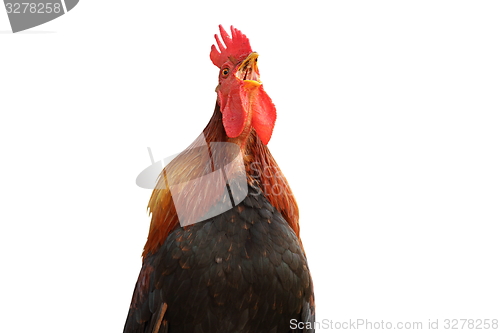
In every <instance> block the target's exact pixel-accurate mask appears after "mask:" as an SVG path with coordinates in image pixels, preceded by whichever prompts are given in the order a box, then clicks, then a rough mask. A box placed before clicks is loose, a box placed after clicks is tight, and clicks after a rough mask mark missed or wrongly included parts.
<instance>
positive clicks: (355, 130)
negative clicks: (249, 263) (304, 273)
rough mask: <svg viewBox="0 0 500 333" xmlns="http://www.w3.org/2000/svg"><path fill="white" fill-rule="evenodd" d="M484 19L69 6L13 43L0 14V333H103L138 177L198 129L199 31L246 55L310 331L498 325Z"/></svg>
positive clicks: (498, 11) (212, 78) (313, 6)
mask: <svg viewBox="0 0 500 333" xmlns="http://www.w3.org/2000/svg"><path fill="white" fill-rule="evenodd" d="M499 17H500V4H499V3H498V2H496V1H418V2H417V1H413V2H408V1H336V2H326V1H325V2H315V1H308V2H306V3H305V2H301V3H297V2H293V1H287V2H273V3H265V2H260V1H242V2H235V1H228V2H221V1H219V2H217V1H210V2H209V1H206V2H201V1H198V2H187V1H186V2H182V4H181V2H177V3H175V4H174V2H171V1H156V0H155V1H86V0H83V1H81V2H80V3H79V4H78V5H77V6H76V7H75V8H74V9H73V10H72V11H70V12H69V13H68V14H67V15H64V16H63V17H60V18H59V19H56V20H55V21H52V22H49V23H47V24H45V25H42V26H39V27H36V28H33V29H31V30H29V31H27V32H25V33H19V34H11V33H10V32H9V29H10V26H9V23H8V18H7V15H6V13H5V12H4V11H2V10H0V30H2V33H1V34H0V110H1V116H0V119H1V120H0V145H1V151H0V156H1V164H0V171H1V172H0V179H1V183H0V194H1V210H0V221H1V226H0V228H1V230H0V247H1V248H0V256H1V258H0V259H1V264H0V265H1V268H2V273H1V275H0V279H1V280H0V295H1V296H0V297H1V302H0V304H1V305H0V307H2V309H1V311H0V313H1V318H2V319H1V320H2V331H3V332H39V331H41V332H49V331H50V332H121V331H122V329H123V324H124V322H125V318H126V315H127V310H128V306H129V302H130V298H131V295H132V290H133V288H134V284H135V281H136V279H137V275H138V273H139V269H140V265H141V259H140V255H141V251H142V247H143V245H144V242H145V240H146V235H147V231H148V223H149V217H148V215H147V212H146V205H147V201H148V199H149V196H150V193H151V191H150V190H146V189H142V188H139V187H137V186H136V185H135V178H136V176H137V175H138V174H139V173H140V172H141V171H142V170H143V169H144V168H146V167H147V166H148V165H149V163H150V160H149V156H148V153H147V147H152V149H153V154H154V155H155V158H156V159H159V158H163V157H166V156H169V155H172V154H175V153H177V152H179V151H182V150H183V149H184V148H185V147H186V146H187V145H188V144H189V143H191V141H192V140H194V138H196V137H197V135H198V134H199V133H200V132H201V130H202V129H203V128H204V126H205V125H206V123H207V122H208V120H209V118H210V116H211V115H212V112H213V107H214V103H215V97H216V96H215V93H214V88H215V86H216V83H217V75H218V69H217V68H216V67H215V66H213V65H212V63H211V62H210V60H209V50H210V46H211V45H212V43H213V42H214V39H213V35H214V34H215V33H217V32H218V29H217V25H218V24H223V25H224V26H226V27H229V25H231V24H233V25H234V26H235V27H237V28H239V29H240V30H242V31H243V32H244V33H245V34H246V35H247V36H248V37H249V38H250V41H251V44H252V46H253V49H254V50H256V51H258V52H259V54H260V58H259V66H260V71H261V78H262V80H263V82H264V85H265V88H266V91H267V92H268V93H269V95H270V96H271V97H272V98H273V101H274V102H275V104H276V105H277V109H278V120H277V124H276V128H275V132H274V134H273V138H272V140H271V142H270V144H269V147H270V149H271V151H272V152H273V154H274V156H275V158H276V159H277V161H278V163H279V165H280V167H281V168H282V170H283V172H284V174H285V175H286V177H287V178H288V180H289V182H290V184H291V186H292V188H293V190H294V193H295V195H296V198H297V201H298V203H299V206H300V212H301V235H302V239H303V242H304V245H305V248H306V251H307V255H308V259H309V264H310V269H311V272H312V274H313V279H314V283H315V293H316V305H317V320H318V321H321V320H323V319H329V320H333V321H335V322H337V321H348V320H350V319H351V320H356V319H367V320H371V321H372V322H380V321H382V320H384V322H387V321H391V322H393V323H396V322H398V321H422V322H423V323H424V327H427V323H428V320H429V319H432V320H436V319H439V325H440V327H441V328H443V325H444V322H443V321H444V319H455V318H456V319H460V318H467V319H494V318H496V319H500V315H499V314H500V301H499V299H500V287H499V281H500V270H499V254H500V242H499V227H498V226H499V223H500V172H499V171H500V155H499V153H500V149H499V148H500V147H499V146H500V115H499V112H500V98H499V89H500V61H499V59H500V44H499V41H500V19H499ZM324 330H325V331H328V330H327V329H324ZM318 331H323V330H318ZM497 331H498V330H497Z"/></svg>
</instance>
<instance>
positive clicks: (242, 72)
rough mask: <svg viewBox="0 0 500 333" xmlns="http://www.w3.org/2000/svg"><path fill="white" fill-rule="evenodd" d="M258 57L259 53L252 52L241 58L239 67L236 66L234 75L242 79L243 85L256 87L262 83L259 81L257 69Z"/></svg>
mask: <svg viewBox="0 0 500 333" xmlns="http://www.w3.org/2000/svg"><path fill="white" fill-rule="evenodd" d="M258 57H259V54H258V53H257V52H252V53H250V55H249V56H248V57H247V58H246V59H245V60H243V62H242V63H241V65H240V67H238V70H237V72H236V77H237V78H238V79H240V80H242V81H243V82H244V84H245V86H248V87H258V86H260V85H262V83H261V82H260V76H259V69H258V67H257V58H258Z"/></svg>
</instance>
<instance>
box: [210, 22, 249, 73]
mask: <svg viewBox="0 0 500 333" xmlns="http://www.w3.org/2000/svg"><path fill="white" fill-rule="evenodd" d="M219 30H220V36H221V37H222V40H223V41H224V44H226V47H224V45H223V44H222V43H221V41H220V39H219V36H217V34H216V35H215V40H216V41H217V45H218V46H219V50H220V52H219V50H217V48H216V47H215V45H212V51H211V52H210V60H212V62H213V63H214V65H215V66H217V67H219V68H220V67H221V66H222V65H223V64H224V63H225V62H226V61H227V59H228V57H230V56H232V57H234V58H235V59H236V61H237V62H240V61H242V60H243V59H245V58H246V57H247V56H248V55H249V54H250V53H252V48H251V47H250V41H249V40H248V38H247V36H245V35H244V34H242V33H241V31H239V30H238V29H235V28H233V26H231V36H232V37H229V35H228V33H227V32H226V30H224V28H223V27H222V25H219Z"/></svg>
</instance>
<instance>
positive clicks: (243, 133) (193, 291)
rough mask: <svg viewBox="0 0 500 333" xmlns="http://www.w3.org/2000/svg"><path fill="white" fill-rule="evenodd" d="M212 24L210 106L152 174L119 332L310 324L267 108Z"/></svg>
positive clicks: (278, 330) (276, 331) (294, 221)
mask: <svg viewBox="0 0 500 333" xmlns="http://www.w3.org/2000/svg"><path fill="white" fill-rule="evenodd" d="M219 29H220V36H221V38H222V41H221V40H220V38H219V37H218V36H217V35H215V39H216V43H217V47H216V46H215V45H212V49H211V52H210V59H211V60H212V62H213V63H214V65H216V66H217V67H219V68H220V73H219V84H218V86H217V88H216V93H217V101H216V104H215V111H214V113H213V115H212V118H211V119H210V121H209V123H208V125H207V126H206V128H205V129H204V130H203V132H202V134H201V135H200V136H199V137H198V139H196V140H195V141H194V142H193V144H191V145H190V146H189V147H188V148H187V149H186V150H185V151H184V152H182V153H181V154H179V155H178V156H177V157H176V158H175V159H174V160H172V161H171V162H170V163H169V164H168V165H167V166H166V167H165V168H164V169H163V171H162V172H161V173H160V176H159V179H158V183H157V186H156V188H155V189H154V191H153V194H152V196H151V199H150V201H149V204H148V208H149V210H150V213H151V225H150V229H149V235H148V239H147V242H146V245H145V246H144V251H143V264H142V269H141V271H140V274H139V278H138V280H137V283H136V285H135V289H134V292H133V295H132V301H131V304H130V308H129V313H128V317H127V320H126V322H125V328H124V332H125V333H133V332H134V333H139V332H140V333H144V332H151V333H187V332H189V333H202V332H204V333H267V332H269V333H271V332H272V333H285V332H314V325H313V323H314V313H315V310H314V294H313V284H312V280H311V276H310V272H309V268H308V264H307V260H306V256H305V254H304V249H303V246H302V242H301V240H300V237H299V221H298V220H299V215H298V208H297V203H296V201H295V199H294V197H293V194H292V192H291V190H290V187H289V185H288V182H287V181H286V179H285V178H284V177H283V176H282V174H281V171H280V169H279V167H278V165H277V163H276V161H275V160H274V158H273V157H272V155H271V153H270V151H269V149H268V148H267V144H268V142H269V140H270V139H271V135H272V132H273V128H274V124H275V120H276V109H275V106H274V104H273V102H272V101H271V98H270V97H269V96H268V95H267V93H266V92H265V91H264V89H263V85H262V83H261V81H260V75H259V70H258V67H257V58H258V54H257V53H256V52H254V51H252V48H251V46H250V42H249V40H248V38H247V37H246V36H245V35H244V34H242V33H241V31H239V30H237V29H235V28H233V27H232V26H231V36H229V34H228V33H227V32H226V31H225V30H224V29H223V28H222V26H219ZM222 42H224V44H223V43H222Z"/></svg>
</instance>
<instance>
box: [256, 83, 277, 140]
mask: <svg viewBox="0 0 500 333" xmlns="http://www.w3.org/2000/svg"><path fill="white" fill-rule="evenodd" d="M275 122H276V107H275V106H274V103H273V101H272V100H271V97H269V95H268V94H267V93H266V92H265V91H264V89H263V88H262V86H260V87H259V88H258V90H257V91H256V96H255V98H254V99H253V103H252V127H253V128H254V129H255V131H256V132H257V135H258V136H259V138H260V141H262V143H263V144H265V145H267V143H268V142H269V140H271V135H272V134H273V129H274V124H275Z"/></svg>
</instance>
